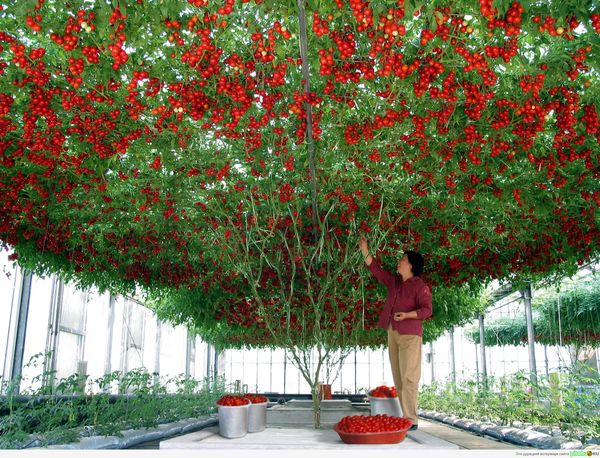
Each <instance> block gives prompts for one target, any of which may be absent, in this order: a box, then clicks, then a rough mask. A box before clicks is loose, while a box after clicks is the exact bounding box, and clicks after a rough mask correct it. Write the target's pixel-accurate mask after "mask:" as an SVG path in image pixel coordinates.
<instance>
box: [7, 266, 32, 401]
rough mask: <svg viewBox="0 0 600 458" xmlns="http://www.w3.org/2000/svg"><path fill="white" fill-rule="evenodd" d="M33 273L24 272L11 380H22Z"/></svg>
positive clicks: (15, 390) (16, 390)
mask: <svg viewBox="0 0 600 458" xmlns="http://www.w3.org/2000/svg"><path fill="white" fill-rule="evenodd" d="M31 280H32V276H31V273H29V272H28V271H23V278H22V281H21V294H20V295H19V311H18V316H17V332H16V336H15V347H14V353H13V361H12V368H11V379H13V380H15V379H17V378H20V377H21V375H22V373H23V359H24V355H25V338H26V336H27V319H28V317H29V299H30V297H31ZM20 385H21V383H19V384H17V385H15V387H14V394H19V389H20Z"/></svg>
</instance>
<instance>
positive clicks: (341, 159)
mask: <svg viewBox="0 0 600 458" xmlns="http://www.w3.org/2000/svg"><path fill="white" fill-rule="evenodd" d="M305 3H306V4H305ZM298 5H300V6H301V7H298ZM304 7H305V8H304ZM303 11H305V13H306V19H307V31H306V34H305V33H304V30H303V29H302V28H301V24H302V21H299V18H300V17H303V14H304V13H303ZM599 32H600V10H598V6H597V5H596V4H595V2H592V1H591V0H584V1H581V0H560V1H558V0H553V1H548V2H537V1H532V0H524V1H522V2H516V1H514V2H507V1H494V2H492V1H491V0H480V1H472V0H468V1H467V0H460V1H456V2H445V1H431V2H414V1H412V0H406V1H402V0H401V1H398V0H394V1H391V0H387V1H377V2H368V1H363V0H351V1H346V0H335V1H333V0H329V1H320V2H312V1H307V2H302V1H301V2H299V3H298V4H296V3H294V2H291V3H290V2H275V1H272V0H239V1H235V0H226V1H222V0H219V1H213V0H187V1H184V0H179V1H168V2H154V1H148V0H137V1H136V2H133V1H132V2H90V1H87V0H85V1H84V0H72V1H69V2H67V3H65V2H62V1H61V2H58V1H55V0H24V1H19V2H11V3H10V4H8V5H6V6H5V5H0V75H1V78H0V241H1V243H2V244H3V245H7V246H10V247H11V248H12V249H13V250H14V254H13V255H12V258H13V259H18V261H19V263H20V264H21V265H23V266H24V267H28V268H31V269H33V270H35V271H36V272H39V273H44V272H60V273H62V274H63V275H65V276H67V277H70V278H72V279H75V280H77V281H78V282H79V283H81V284H82V285H91V284H94V285H98V286H100V287H101V288H111V289H118V290H126V289H134V288H136V287H142V288H144V289H146V290H152V291H154V293H155V294H160V295H161V297H168V296H169V295H172V299H170V300H168V302H169V303H170V304H172V305H174V306H173V307H170V308H166V309H164V310H165V316H168V317H170V318H172V319H174V320H180V321H184V322H189V323H193V324H194V325H195V326H197V327H198V329H213V328H214V329H218V328H215V327H214V326H215V324H216V323H218V324H219V327H223V328H224V329H226V330H227V334H228V335H230V336H232V339H234V338H235V336H236V335H237V336H240V337H239V340H240V344H241V343H242V342H243V343H246V342H251V341H252V342H254V341H256V342H267V341H269V334H270V333H272V330H273V329H275V327H277V326H284V327H287V329H290V330H291V331H290V332H292V331H294V332H296V331H298V332H296V334H297V335H298V343H300V344H302V343H304V342H310V341H311V340H313V341H314V339H317V338H321V337H323V336H324V335H325V334H323V333H331V335H337V336H338V339H339V342H348V343H350V342H354V343H358V342H362V341H361V339H362V337H360V336H361V335H363V334H362V333H363V331H365V330H366V331H368V330H369V323H370V322H372V320H373V319H374V317H375V316H376V314H377V313H378V311H379V308H380V305H381V303H380V298H381V294H382V292H381V290H379V289H378V287H377V286H376V285H375V283H374V281H373V280H372V279H371V278H370V277H369V276H368V275H367V273H366V272H365V269H364V267H363V265H362V260H361V259H360V256H359V255H358V254H357V248H356V244H357V241H358V234H359V233H361V232H362V233H367V234H368V237H369V239H370V242H371V245H372V246H373V247H378V248H379V252H378V254H379V255H380V256H382V257H383V258H386V259H389V260H390V261H393V260H394V259H395V258H397V256H398V255H399V253H400V252H401V251H402V250H405V249H415V250H419V251H421V252H423V253H424V254H425V256H426V260H427V281H428V282H429V283H430V284H431V285H432V286H433V290H434V296H435V294H436V291H439V292H440V296H443V295H444V294H445V293H442V292H441V291H446V290H444V289H443V288H445V287H455V286H457V285H463V284H467V285H470V286H474V287H476V286H477V285H480V284H482V283H485V282H487V281H488V280H490V279H492V278H509V279H510V277H513V276H522V277H523V278H531V279H534V280H535V279H537V278H542V277H547V276H550V275H552V276H560V275H563V274H565V273H571V272H574V271H575V269H576V268H577V265H578V264H581V263H583V262H586V261H587V260H590V259H597V258H598V254H599V253H600V249H599V248H600V230H599V221H600V219H599V218H598V206H599V204H600V184H599V183H600V180H599V178H600V177H599V171H600V162H599V155H598V152H599V147H598V145H599V141H600V122H599V120H598V112H599V107H598V100H599V97H598V95H599V89H600V80H599V78H598V74H599V73H598V71H599V67H600V60H599V54H598V53H599V50H598V46H597V44H598V37H599ZM305 35H306V38H305V39H304V38H302V37H304V36H305ZM301 38H302V39H301ZM299 42H301V44H302V45H305V46H299ZM304 48H306V49H307V50H308V54H307V55H306V56H305V57H304V58H301V56H300V49H304ZM317 191H318V192H317ZM436 288H438V289H437V290H436ZM448 291H451V290H448ZM179 297H189V298H190V299H191V300H190V302H186V301H187V299H186V301H180V300H179ZM459 302H460V301H457V303H459ZM467 302H468V303H469V304H470V305H469V307H470V306H471V305H472V303H471V302H470V301H467ZM440 304H446V305H440V308H439V309H438V310H437V311H436V310H435V307H436V303H435V302H434V315H435V316H442V317H443V316H444V314H445V313H449V312H448V311H449V310H450V309H451V308H452V307H451V305H449V304H452V300H451V299H448V298H445V299H443V302H441V303H440ZM442 310H444V312H443V313H442V312H441V311H442ZM469 310H470V309H469ZM451 313H452V314H454V313H455V312H451ZM456 315H461V313H459V312H457V313H456ZM464 315H465V316H467V315H468V313H465V314H464ZM261 319H262V320H263V321H262V323H263V324H264V328H262V330H258V331H256V329H260V326H262V325H261V321H260V320H261ZM454 322H456V320H455V319H454V318H450V317H448V318H447V319H446V318H441V321H440V322H439V323H440V326H441V324H442V323H443V324H444V325H446V324H450V323H454ZM257 323H258V325H257ZM257 326H258V328H257ZM434 328H435V330H434ZM237 329H243V330H244V332H242V333H239V334H238V333H236V332H235V331H236V330H237ZM300 329H302V330H303V331H302V332H299V330H300ZM246 330H247V332H246ZM215 332H216V331H215ZM431 332H432V334H431V335H432V336H433V335H437V334H439V333H440V332H441V327H437V325H436V326H435V327H434V326H432V327H431ZM261 333H263V334H261ZM241 336H243V337H241ZM346 336H348V337H347V340H346ZM369 336H370V334H369ZM323 338H324V337H323ZM370 339H371V337H365V339H364V341H365V343H367V344H368V343H369V342H371V340H370ZM344 345H345V344H344Z"/></svg>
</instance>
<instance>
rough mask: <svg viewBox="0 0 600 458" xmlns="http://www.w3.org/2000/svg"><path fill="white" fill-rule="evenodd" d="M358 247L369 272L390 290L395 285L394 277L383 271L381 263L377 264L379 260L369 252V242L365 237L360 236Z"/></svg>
mask: <svg viewBox="0 0 600 458" xmlns="http://www.w3.org/2000/svg"><path fill="white" fill-rule="evenodd" d="M358 246H359V247H360V251H361V253H362V255H363V256H364V258H365V264H366V265H367V268H368V269H369V271H370V272H371V273H372V274H373V276H374V277H375V278H376V279H377V281H379V282H380V283H383V284H384V285H385V286H386V287H387V288H390V287H391V286H392V285H393V284H394V275H393V274H392V273H391V272H388V271H387V270H383V269H382V268H381V266H380V265H379V262H377V260H376V259H375V258H374V257H373V256H372V255H371V253H370V252H369V242H368V241H367V238H366V237H365V236H364V235H361V236H360V240H359V242H358Z"/></svg>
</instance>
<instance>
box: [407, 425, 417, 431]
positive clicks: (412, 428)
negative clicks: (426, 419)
mask: <svg viewBox="0 0 600 458" xmlns="http://www.w3.org/2000/svg"><path fill="white" fill-rule="evenodd" d="M418 427H419V425H412V426H411V427H410V428H408V430H409V431H414V430H416V429H417V428H418Z"/></svg>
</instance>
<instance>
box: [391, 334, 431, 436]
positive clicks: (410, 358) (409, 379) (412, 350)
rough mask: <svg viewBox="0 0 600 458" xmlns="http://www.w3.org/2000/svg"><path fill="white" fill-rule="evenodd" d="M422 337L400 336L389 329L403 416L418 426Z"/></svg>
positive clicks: (397, 389) (395, 379)
mask: <svg viewBox="0 0 600 458" xmlns="http://www.w3.org/2000/svg"><path fill="white" fill-rule="evenodd" d="M422 343H423V341H422V338H421V336H413V335H405V334H399V333H398V332H397V331H394V330H393V329H392V328H391V326H390V327H389V328H388V352H389V355H390V364H391V366H392V375H393V376H394V385H395V386H396V391H397V392H398V399H399V400H400V407H402V415H403V416H404V417H406V418H408V419H410V420H412V422H413V424H415V425H416V424H418V422H419V419H418V417H417V402H418V401H417V399H418V394H419V380H420V379H421V346H422Z"/></svg>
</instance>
